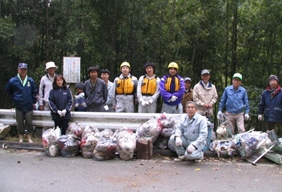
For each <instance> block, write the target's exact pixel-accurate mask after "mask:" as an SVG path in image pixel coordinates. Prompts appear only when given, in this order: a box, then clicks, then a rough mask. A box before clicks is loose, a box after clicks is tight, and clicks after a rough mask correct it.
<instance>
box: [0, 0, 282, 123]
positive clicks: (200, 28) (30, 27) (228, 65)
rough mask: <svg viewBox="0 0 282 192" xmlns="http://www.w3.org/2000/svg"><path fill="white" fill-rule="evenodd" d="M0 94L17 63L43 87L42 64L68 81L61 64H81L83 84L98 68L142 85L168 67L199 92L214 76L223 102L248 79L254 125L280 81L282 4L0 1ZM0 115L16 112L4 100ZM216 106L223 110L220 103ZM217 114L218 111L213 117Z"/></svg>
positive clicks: (267, 0) (247, 0)
mask: <svg viewBox="0 0 282 192" xmlns="http://www.w3.org/2000/svg"><path fill="white" fill-rule="evenodd" d="M0 44H1V45H0V64H1V70H0V78H1V80H0V87H1V89H2V91H3V92H4V86H5V84H6V83H7V81H8V80H9V79H10V78H11V77H13V76H15V75H16V73H17V65H18V63H19V62H26V63H28V65H29V69H28V75H29V76H31V77H32V78H33V79H34V80H35V81H36V83H37V85H39V82H40V78H41V77H42V76H43V75H44V74H45V71H44V69H45V63H46V62H47V61H54V62H55V63H56V65H58V66H59V69H58V71H57V73H63V57H64V56H75V57H81V80H82V81H85V80H86V79H87V78H88V75H87V68H88V67H90V66H93V65H97V66H99V68H100V69H102V68H108V69H109V70H110V71H111V77H110V79H111V80H113V79H114V77H116V76H117V75H119V73H120V71H119V66H120V64H121V63H122V62H123V61H128V62H129V63H130V64H131V73H132V74H133V75H134V76H136V77H137V78H139V77H140V76H141V75H142V74H144V71H143V65H144V64H145V63H146V62H147V61H150V62H154V63H155V64H156V66H157V70H156V73H157V75H158V76H159V77H161V76H163V75H165V74H167V65H168V63H169V62H171V61H175V62H177V63H178V64H179V66H180V69H179V74H180V75H181V76H183V77H186V76H189V77H191V78H192V80H193V85H195V84H196V83H197V82H198V81H199V80H200V71H201V70H202V69H204V68H207V69H209V70H210V71H211V81H212V83H213V84H215V85H216V87H217V90H218V94H219V99H220V98H221V95H222V93H223V90H224V88H225V87H226V86H227V85H230V84H231V77H232V75H233V74H234V73H235V72H239V73H241V74H242V75H243V84H242V85H243V86H244V87H245V88H246V89H247V91H248V95H249V102H250V107H251V115H252V116H253V117H255V118H253V119H256V115H257V110H258V102H259V98H260V94H261V92H262V91H263V89H265V88H266V86H267V83H268V76H269V75H270V74H275V75H277V76H278V77H279V78H280V79H281V74H280V73H281V59H282V54H281V53H282V1H281V0H216V1H211V0H138V1H132V0H24V1H23V0H0ZM0 105H1V108H11V107H13V105H12V103H11V101H10V100H9V98H8V96H7V94H1V95H0ZM217 105H218V103H217ZM215 112H217V109H216V110H215Z"/></svg>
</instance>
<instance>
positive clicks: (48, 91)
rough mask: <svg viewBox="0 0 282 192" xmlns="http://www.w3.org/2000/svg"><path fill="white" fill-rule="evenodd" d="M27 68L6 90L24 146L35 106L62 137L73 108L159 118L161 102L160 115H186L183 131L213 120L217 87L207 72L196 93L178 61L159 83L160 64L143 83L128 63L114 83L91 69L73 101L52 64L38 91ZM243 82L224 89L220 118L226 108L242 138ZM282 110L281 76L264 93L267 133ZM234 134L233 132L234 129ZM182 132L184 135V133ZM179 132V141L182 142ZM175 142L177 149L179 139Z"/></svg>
mask: <svg viewBox="0 0 282 192" xmlns="http://www.w3.org/2000/svg"><path fill="white" fill-rule="evenodd" d="M27 68H28V66H27V64H26V63H20V64H19V65H18V74H17V75H16V76H15V77H13V78H11V79H10V80H9V81H8V83H7V84H6V87H5V90H6V91H7V92H8V94H9V95H10V97H11V99H12V100H13V101H14V104H15V109H16V120H17V125H18V132H19V137H20V142H23V135H24V134H27V135H28V141H29V142H32V139H31V133H32V114H33V112H32V111H33V109H34V108H35V104H36V102H38V104H39V109H40V110H46V111H47V110H48V111H50V112H51V116H52V119H53V121H54V124H55V127H57V126H58V127H60V128H61V130H62V134H65V132H66V129H67V126H68V123H69V120H70V116H71V114H70V111H71V110H72V106H73V105H74V107H75V110H76V111H88V112H125V113H133V112H134V109H135V106H136V105H138V112H139V113H155V112H156V111H157V100H158V98H159V97H160V98H161V100H162V112H166V113H178V114H182V113H187V114H188V116H187V118H188V119H186V120H185V119H183V122H182V123H183V127H189V126H188V125H189V124H190V123H191V124H195V122H194V119H195V118H196V117H198V115H196V114H199V115H200V116H203V117H205V118H203V119H204V120H203V121H206V120H210V121H211V120H212V116H213V111H214V105H215V104H216V102H217V100H218V94H217V90H216V87H215V85H214V84H212V83H211V82H210V71H209V70H207V69H203V70H202V71H201V80H200V81H199V82H198V83H196V85H195V86H194V88H193V89H192V80H191V78H190V77H185V78H182V77H181V76H180V75H179V74H178V69H179V66H178V64H177V63H176V62H171V63H169V64H168V66H167V70H168V73H167V74H166V75H164V76H163V77H161V78H159V77H158V76H157V75H156V73H155V72H156V65H155V64H154V63H152V62H147V63H146V64H145V65H144V75H142V76H141V77H140V78H139V79H137V78H136V77H135V76H133V75H132V74H131V73H130V71H131V66H130V64H129V63H128V62H123V63H121V65H120V72H121V74H120V75H119V76H118V77H116V78H115V79H114V81H113V82H111V81H110V80H109V78H110V71H109V70H108V69H102V70H101V71H100V70H99V68H98V67H97V66H91V67H89V68H88V75H89V79H88V80H87V81H85V82H84V83H78V84H77V85H76V87H75V88H76V92H77V93H76V95H74V96H73V95H72V92H71V90H70V89H69V87H68V86H67V82H66V81H65V79H64V77H63V76H62V75H60V74H56V73H55V72H56V70H57V69H58V67H57V66H56V65H55V63H54V62H52V61H51V62H47V63H46V68H45V71H46V75H44V76H43V77H42V78H41V80H40V85H39V91H37V88H36V85H35V82H34V80H33V79H32V78H31V77H28V76H27ZM99 73H100V76H99ZM242 79H243V78H242V75H241V74H240V73H235V74H234V75H233V77H232V85H230V86H227V87H226V88H225V89H224V92H223V94H222V97H221V100H220V102H219V109H218V113H217V118H218V119H222V117H223V114H224V113H223V112H224V109H225V118H226V120H229V121H230V122H231V123H232V124H233V125H234V126H233V127H235V125H237V128H238V132H240V133H241V132H244V131H245V128H244V120H248V119H249V118H250V116H249V112H250V108H249V105H248V95H247V91H246V90H245V89H244V88H243V87H242V86H241V83H242ZM37 93H38V99H37V98H36V96H37ZM191 105H193V106H191ZM281 105H282V92H281V88H280V85H279V80H278V77H277V76H275V75H271V76H270V77H269V87H267V89H266V90H265V91H264V92H263V93H262V97H261V102H260V105H259V116H258V119H259V120H262V119H264V120H265V121H267V122H269V124H268V128H269V129H270V128H273V126H274V124H275V123H280V122H281V121H282V120H281V119H282V118H281V115H282V106H281ZM194 109H196V110H194ZM189 114H190V116H189ZM193 122H194V123H193ZM194 128H195V126H194ZM231 131H232V133H233V134H234V133H235V129H234V130H231ZM180 132H181V133H182V134H183V133H184V132H185V131H184V132H183V130H182V131H180ZM180 132H178V134H177V136H180V137H181V135H180ZM193 133H194V132H193ZM197 133H198V134H200V133H201V131H199V130H198V131H197ZM175 138H177V137H175ZM177 140H178V142H177V143H178V144H179V143H180V142H179V139H177ZM186 143H187V141H186ZM188 143H189V142H188ZM195 145H196V144H195ZM175 146H176V145H175ZM196 148H197V149H198V147H196ZM199 148H201V147H199ZM190 149H191V146H190ZM199 151H201V149H200V150H199Z"/></svg>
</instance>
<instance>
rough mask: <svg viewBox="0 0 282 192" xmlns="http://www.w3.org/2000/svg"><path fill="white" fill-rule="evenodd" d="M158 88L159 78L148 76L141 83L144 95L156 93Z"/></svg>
mask: <svg viewBox="0 0 282 192" xmlns="http://www.w3.org/2000/svg"><path fill="white" fill-rule="evenodd" d="M156 90H157V78H156V77H155V78H153V79H148V78H147V77H146V76H144V78H143V82H142V85H141V93H142V95H154V94H155V92H156Z"/></svg>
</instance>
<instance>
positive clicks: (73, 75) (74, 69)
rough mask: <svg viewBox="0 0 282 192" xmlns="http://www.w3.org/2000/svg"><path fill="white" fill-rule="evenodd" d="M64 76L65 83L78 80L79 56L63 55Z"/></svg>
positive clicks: (77, 81)
mask: <svg viewBox="0 0 282 192" xmlns="http://www.w3.org/2000/svg"><path fill="white" fill-rule="evenodd" d="M63 62H64V74H63V75H64V78H65V80H66V82H67V83H79V82H80V57H64V61H63Z"/></svg>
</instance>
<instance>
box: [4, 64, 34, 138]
mask: <svg viewBox="0 0 282 192" xmlns="http://www.w3.org/2000/svg"><path fill="white" fill-rule="evenodd" d="M5 90H6V91H7V93H8V94H9V96H10V98H11V99H12V100H13V102H14V104H15V108H16V121H17V127H18V133H19V138H20V140H19V142H23V138H24V134H25V133H27V138H28V142H29V143H33V141H32V133H33V126H32V117H33V109H34V108H35V103H36V94H37V89H36V86H35V83H34V81H33V79H32V78H31V77H28V76H27V64H26V63H19V65H18V74H17V75H16V76H15V77H13V78H11V79H10V80H9V81H8V83H7V84H6V86H5Z"/></svg>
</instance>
